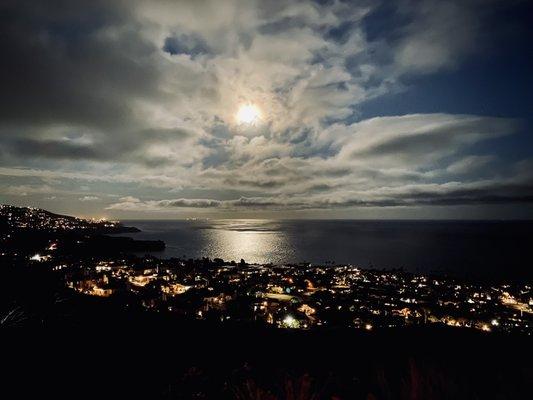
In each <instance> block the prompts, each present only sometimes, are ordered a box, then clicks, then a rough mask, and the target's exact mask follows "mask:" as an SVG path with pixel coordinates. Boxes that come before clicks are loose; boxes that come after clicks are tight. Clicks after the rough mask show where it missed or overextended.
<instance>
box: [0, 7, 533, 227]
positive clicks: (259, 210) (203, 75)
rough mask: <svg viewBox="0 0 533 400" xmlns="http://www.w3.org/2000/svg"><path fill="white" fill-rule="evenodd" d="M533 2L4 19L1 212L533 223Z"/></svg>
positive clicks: (34, 14) (13, 12)
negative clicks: (8, 208)
mask: <svg viewBox="0 0 533 400" xmlns="http://www.w3.org/2000/svg"><path fill="white" fill-rule="evenodd" d="M532 11H533V6H532V5H531V2H530V1H514V0H505V1H497V0H458V1H439V0H427V1H424V0H421V1H385V0H384V1H377V0H373V1H253V0H243V1H237V0H235V1H229V0H228V1H226V0H213V1H201V0H199V1H135V0H132V1H112V0H107V1H100V0H92V1H42V0H41V1H39V0H35V1H24V0H18V1H17V0H15V1H10V0H7V1H6V0H3V1H1V2H0V52H1V54H2V58H1V62H0V87H1V90H0V203H6V204H15V205H29V206H37V207H42V208H46V209H49V210H51V211H55V212H61V213H69V214H75V215H80V216H108V217H118V218H184V217H194V216H209V217H232V218H249V217H259V218H436V219H437V218H457V219H463V218H466V219H468V218H483V219H500V218H533V131H532V129H533V74H532V71H533V46H532V45H531V43H532V39H533V18H532V15H533V12H532Z"/></svg>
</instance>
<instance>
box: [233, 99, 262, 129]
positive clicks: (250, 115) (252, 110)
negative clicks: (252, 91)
mask: <svg viewBox="0 0 533 400" xmlns="http://www.w3.org/2000/svg"><path fill="white" fill-rule="evenodd" d="M260 117H261V112H260V111H259V109H258V108H257V107H256V106H254V105H253V104H247V105H242V106H241V107H240V108H239V111H237V122H238V123H239V124H253V123H255V122H257V120H259V118H260Z"/></svg>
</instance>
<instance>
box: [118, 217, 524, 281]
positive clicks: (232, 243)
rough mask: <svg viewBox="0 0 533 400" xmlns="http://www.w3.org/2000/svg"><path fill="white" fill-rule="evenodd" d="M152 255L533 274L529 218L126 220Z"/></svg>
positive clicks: (474, 274) (472, 274) (478, 274)
mask: <svg viewBox="0 0 533 400" xmlns="http://www.w3.org/2000/svg"><path fill="white" fill-rule="evenodd" d="M122 222H123V223H124V224H126V225H128V226H135V227H137V228H139V229H141V230H142V232H140V233H134V234H128V236H131V237H134V238H137V239H146V240H156V239H158V240H163V241H165V243H166V245H167V247H166V249H165V250H164V251H162V252H157V253H152V254H153V255H155V256H158V257H163V258H169V257H182V258H201V257H209V258H215V257H218V258H222V259H224V260H226V261H231V260H235V261H239V260H240V259H244V260H245V261H246V262H249V263H274V264H282V263H298V262H310V263H313V264H325V263H337V264H353V265H357V266H360V267H362V268H376V269H392V268H403V269H404V270H406V271H411V272H416V273H437V274H443V273H444V274H447V275H452V276H459V277H463V278H464V277H467V278H473V279H480V278H486V279H498V280H502V279H503V280H507V279H508V280H514V279H519V280H521V281H523V280H524V279H532V278H533V221H425V220H424V221H421V220H416V221H413V220H410V221H406V220H393V221H385V220H259V219H247V220H242V219H240V220H196V221H189V220H187V221H184V220H129V221H122Z"/></svg>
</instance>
